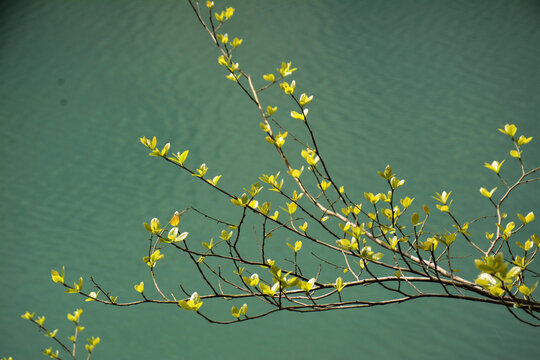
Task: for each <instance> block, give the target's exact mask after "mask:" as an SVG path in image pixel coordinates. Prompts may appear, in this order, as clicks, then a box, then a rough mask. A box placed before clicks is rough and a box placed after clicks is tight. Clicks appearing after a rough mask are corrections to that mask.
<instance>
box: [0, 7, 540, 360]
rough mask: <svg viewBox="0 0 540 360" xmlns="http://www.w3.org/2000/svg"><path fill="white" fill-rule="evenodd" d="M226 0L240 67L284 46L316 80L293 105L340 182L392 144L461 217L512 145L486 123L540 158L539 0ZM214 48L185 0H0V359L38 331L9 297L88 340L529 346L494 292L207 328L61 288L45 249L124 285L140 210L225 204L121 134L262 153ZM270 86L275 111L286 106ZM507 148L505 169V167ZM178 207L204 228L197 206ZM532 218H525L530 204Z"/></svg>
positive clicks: (156, 309)
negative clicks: (491, 298)
mask: <svg viewBox="0 0 540 360" xmlns="http://www.w3.org/2000/svg"><path fill="white" fill-rule="evenodd" d="M216 3H219V4H218V6H220V5H221V2H219V1H216ZM227 4H230V5H232V6H234V7H235V8H236V9H237V12H236V15H235V16H234V18H233V20H232V22H231V24H230V25H227V31H228V32H229V34H230V35H231V36H239V37H242V38H244V44H243V45H242V47H241V48H240V49H239V50H238V57H239V60H240V61H241V65H242V66H243V67H244V69H245V70H246V71H248V72H250V73H252V74H253V75H254V76H255V75H257V76H259V75H260V74H263V73H268V72H270V71H273V70H275V68H276V66H277V65H278V64H280V63H281V61H283V60H285V61H293V64H295V66H298V68H299V70H298V71H297V72H296V73H295V77H294V78H295V79H296V81H297V83H298V87H299V88H300V89H301V90H304V91H307V92H308V93H310V94H314V96H315V98H314V101H313V103H312V105H311V106H310V115H311V119H312V120H311V122H312V124H313V127H314V129H315V131H316V133H317V134H318V135H319V143H320V147H321V148H322V150H323V152H324V153H325V154H326V159H327V162H328V163H330V164H331V170H332V171H333V172H334V176H335V177H336V178H337V179H339V180H340V182H341V183H342V184H343V185H344V186H345V188H346V189H347V190H348V191H349V194H350V195H352V196H353V198H355V199H358V201H362V200H363V199H362V194H363V192H364V191H372V192H379V191H383V190H384V188H383V187H382V184H381V182H380V179H379V178H378V175H377V174H376V171H377V170H381V169H382V168H384V166H385V165H386V164H392V166H393V168H394V169H395V170H396V171H397V172H398V173H399V174H400V176H401V177H403V178H405V179H407V183H406V187H405V189H404V190H405V191H406V192H407V194H410V195H412V196H414V197H415V198H416V200H415V206H419V205H420V204H422V203H429V204H432V203H433V200H432V199H431V194H433V193H434V192H435V191H438V192H440V191H442V190H453V191H454V192H453V194H454V196H455V200H454V205H453V206H454V207H455V211H456V213H460V214H463V218H468V217H473V216H474V215H477V214H479V213H483V212H485V211H486V209H488V207H487V204H486V202H485V201H483V200H485V199H483V198H482V197H481V195H480V194H479V193H478V188H479V187H480V186H485V187H486V188H488V189H491V188H492V187H494V186H497V184H496V181H495V179H494V177H493V176H492V174H491V173H490V172H489V171H488V170H487V169H485V168H483V166H482V165H483V163H484V162H491V161H493V160H495V159H497V160H499V161H500V160H502V159H503V158H509V156H508V150H509V145H510V144H509V143H508V141H505V140H507V139H505V137H504V136H503V135H501V134H500V133H498V132H497V130H496V129H497V127H502V126H504V124H505V123H515V124H516V125H517V126H518V133H519V134H525V135H527V136H533V137H534V140H533V142H532V143H530V144H529V145H527V147H526V150H528V152H527V153H526V154H525V156H524V158H525V161H526V163H528V164H529V165H530V166H533V165H537V164H539V163H540V152H539V151H538V141H539V140H540V126H539V117H538V115H539V110H540V106H539V105H540V67H539V66H538V64H540V48H539V46H538V44H540V2H538V1H495V0H489V1H488V0H485V1H397V0H396V1H339V2H338V1H231V2H229V3H227ZM216 58H217V54H216V51H215V49H214V47H213V46H212V45H211V44H210V42H209V40H208V38H207V36H206V35H205V34H204V33H203V31H202V29H201V28H200V27H199V25H198V23H197V22H196V20H195V18H194V16H193V14H192V12H191V9H190V8H189V6H188V5H187V3H186V2H184V1H180V0H178V1H150V0H144V1H143V0H137V1H134V0H130V1H128V0H110V1H59V0H58V1H56V0H51V1H30V0H28V1H4V2H2V4H0V134H1V138H2V141H1V145H0V150H1V160H0V196H1V201H0V225H1V231H2V241H1V243H0V254H1V255H2V261H1V262H0V274H1V275H2V276H0V289H2V290H1V292H0V294H1V295H0V329H1V330H0V331H1V333H0V334H1V336H0V357H1V356H8V355H11V356H13V357H14V359H16V360H20V359H31V358H39V357H40V356H41V355H39V348H40V347H45V346H46V347H48V346H49V342H47V341H46V339H44V337H43V336H42V335H39V334H38V333H37V331H36V329H35V328H34V327H32V326H30V324H29V323H27V322H26V321H23V320H22V319H21V318H20V316H19V315H20V314H22V313H24V312H25V311H27V310H30V311H35V312H37V313H38V314H46V315H47V323H49V324H50V326H51V327H52V328H56V327H58V328H60V333H59V336H69V335H70V331H71V329H70V328H69V324H68V321H67V319H66V313H67V312H72V311H73V310H74V309H76V308H77V307H82V308H83V309H84V311H85V312H84V314H83V325H85V326H86V330H85V332H84V333H83V335H84V336H83V339H85V338H86V337H89V336H92V335H94V336H96V335H99V336H100V337H101V339H102V342H101V344H100V345H99V346H98V348H97V350H96V352H95V355H94V357H93V358H95V359H187V358H194V357H197V358H204V359H232V358H238V359H249V358H258V359H270V358H276V357H281V358H287V359H289V358H290V359H350V358H361V359H433V358H437V359H455V358H470V359H512V358H516V357H517V355H523V356H534V355H535V354H536V353H537V348H538V346H537V343H536V340H537V338H538V331H537V330H534V329H532V328H530V327H528V326H526V325H523V324H521V323H518V322H517V321H515V320H514V319H513V318H512V317H511V316H510V315H509V314H508V313H507V312H506V311H505V310H504V309H500V308H498V307H495V306H485V305H478V304H469V303H462V302H456V301H444V300H440V301H438V300H430V301H418V302H413V303H408V304H402V305H398V306H391V307H381V308H373V309H367V310H356V311H342V312H329V313H321V314H316V315H303V316H301V315H295V314H278V315H274V316H271V317H268V318H265V319H261V320H258V321H254V322H247V323H242V324H238V325H235V326H229V327H223V326H216V325H210V324H208V323H206V322H204V321H203V320H202V319H200V318H199V317H197V316H195V315H194V314H192V313H187V312H185V311H179V310H178V309H177V308H176V307H172V306H171V307H160V306H151V305H145V306H140V307H135V308H128V309H114V308H110V307H105V306H101V305H99V304H95V303H86V302H82V301H81V298H79V297H77V296H75V295H65V294H63V290H61V288H60V287H59V286H56V284H53V283H52V281H51V280H50V270H51V269H52V268H55V269H59V268H61V266H62V265H65V266H66V269H67V273H68V275H67V278H68V279H69V281H74V280H75V279H76V277H78V276H83V277H84V278H85V279H88V278H89V276H90V275H93V276H94V277H95V278H96V279H98V280H100V282H101V283H102V284H103V285H104V286H106V287H108V288H109V289H112V290H114V294H116V295H118V296H119V297H120V299H119V300H121V301H122V300H124V301H127V300H130V299H135V298H136V296H135V295H136V294H135V293H134V291H133V285H134V284H135V283H138V282H139V281H142V280H143V281H145V282H146V283H147V284H148V283H149V282H150V279H149V278H148V274H147V269H146V265H145V264H144V263H143V262H142V261H141V257H142V256H144V253H145V251H146V246H147V242H146V234H145V230H144V229H143V227H142V226H141V223H142V222H143V221H148V220H149V219H150V218H152V217H154V216H158V217H161V218H166V217H168V216H169V215H170V213H172V212H173V211H174V210H177V209H182V208H185V207H186V206H188V205H190V204H191V205H195V206H196V207H199V208H205V209H208V211H209V212H213V213H219V212H220V211H224V209H228V207H227V208H224V206H223V205H224V204H223V203H224V201H225V199H223V198H222V197H220V196H219V195H218V194H212V193H208V191H207V190H208V188H207V187H205V186H201V185H200V184H198V183H196V182H194V181H192V180H193V179H192V178H191V177H189V176H185V174H183V173H181V172H178V171H177V170H176V169H174V168H172V167H171V166H167V165H166V164H165V163H164V162H162V161H158V160H157V159H155V158H149V157H148V156H147V151H146V149H144V148H143V147H142V146H141V144H140V143H139V141H138V138H139V137H140V136H143V135H144V136H147V137H149V136H154V135H155V136H157V137H158V138H159V139H161V140H162V141H163V142H169V141H170V142H171V143H172V146H173V148H174V149H177V150H182V149H186V148H189V149H190V161H191V164H199V163H201V162H206V163H207V164H208V166H209V167H210V169H211V173H214V172H216V173H217V172H222V173H223V178H222V180H221V183H222V184H223V186H224V187H226V188H228V189H231V191H233V192H239V191H241V188H242V187H245V186H247V185H249V184H251V183H252V182H254V181H255V180H256V179H257V177H258V176H260V175H261V173H263V172H267V173H268V172H275V171H278V170H280V168H279V165H278V163H277V161H278V159H277V156H276V155H275V154H273V153H272V152H269V151H268V150H269V149H270V148H269V146H268V145H267V144H266V143H265V142H264V139H263V136H262V132H261V131H260V129H259V127H258V122H259V120H258V117H257V111H256V109H254V108H251V107H250V106H249V103H248V102H247V101H246V99H245V98H244V97H243V96H242V93H240V92H239V91H237V89H236V88H234V86H233V84H232V82H230V81H229V80H226V79H225V78H224V77H223V75H224V74H223V71H222V69H221V68H220V66H219V65H218V64H217V62H216ZM277 98H278V97H277V96H276V97H269V98H268V99H269V101H270V100H272V101H274V99H277ZM275 101H278V100H275ZM276 104H278V102H276ZM279 105H280V111H281V113H282V114H283V115H282V116H283V118H282V120H283V121H284V122H285V121H289V120H288V119H287V117H288V115H287V113H288V111H287V109H288V108H287V106H288V105H285V103H279ZM507 164H508V167H507V168H505V171H508V173H509V172H510V170H511V169H514V170H515V168H514V167H512V165H511V161H510V159H509V160H508V161H507V163H505V166H506V165H507ZM218 169H220V170H218ZM281 170H283V169H281ZM538 198H539V192H538V186H537V185H533V186H531V187H529V190H527V191H521V192H518V193H516V198H515V201H514V202H512V206H513V207H512V208H511V209H510V210H512V211H510V210H509V212H511V213H516V212H520V213H527V212H529V211H531V210H536V211H538V210H537V209H539V207H538V205H539V201H538ZM227 201H228V200H227ZM190 224H191V225H190V226H191V229H190V230H191V231H204V230H205V229H204V227H203V226H205V225H204V223H203V222H202V221H200V220H197V219H195V218H193V219H192V223H190ZM197 227H203V228H202V230H200V229H199V230H197ZM214 231H215V229H214V228H213V227H212V228H211V229H209V233H212V232H214ZM531 231H532V232H539V231H540V230H539V229H538V225H537V224H536V223H533V224H532V225H531ZM480 233H481V232H480ZM208 236H210V235H208ZM169 255H170V256H168V258H167V259H171V260H170V261H172V262H173V263H174V261H175V260H173V259H174V256H173V255H172V253H171V254H169ZM471 261H472V260H471ZM170 269H171V271H170V274H164V277H165V281H166V282H170V283H171V284H176V282H175V280H176V279H182V276H183V275H184V276H186V275H185V274H187V273H184V272H183V271H184V270H183V265H182V264H181V263H179V264H178V269H179V270H174V269H175V268H174V267H170ZM536 270H539V269H538V266H536ZM182 281H184V282H187V283H190V284H195V285H196V284H197V283H198V281H199V279H197V278H187V279H182ZM195 285H194V286H195ZM174 286H176V285H174Z"/></svg>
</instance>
